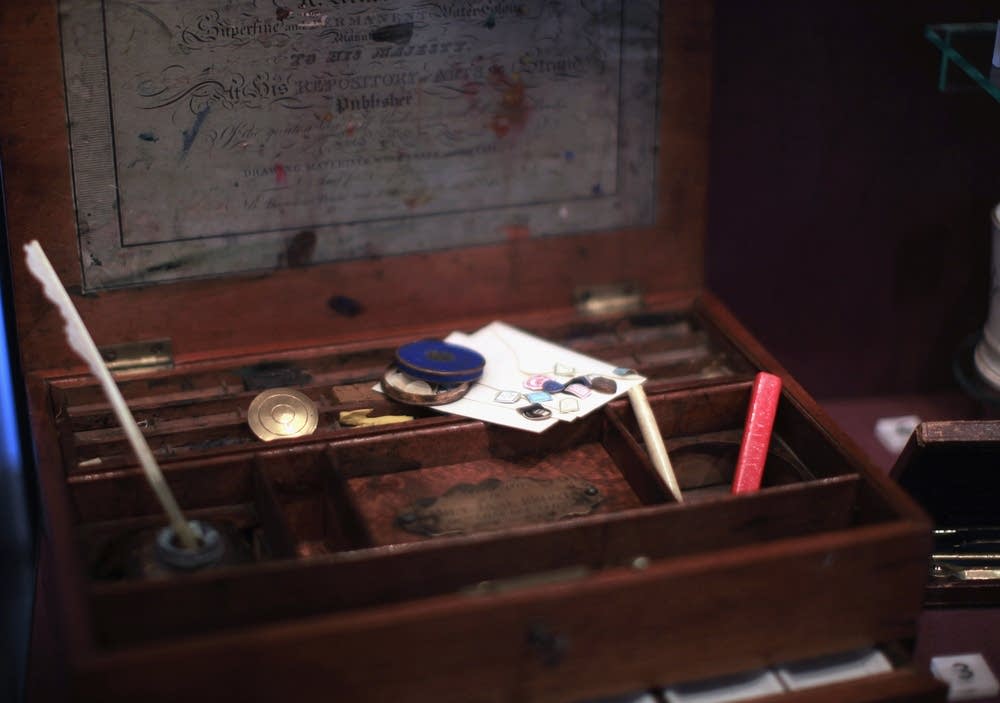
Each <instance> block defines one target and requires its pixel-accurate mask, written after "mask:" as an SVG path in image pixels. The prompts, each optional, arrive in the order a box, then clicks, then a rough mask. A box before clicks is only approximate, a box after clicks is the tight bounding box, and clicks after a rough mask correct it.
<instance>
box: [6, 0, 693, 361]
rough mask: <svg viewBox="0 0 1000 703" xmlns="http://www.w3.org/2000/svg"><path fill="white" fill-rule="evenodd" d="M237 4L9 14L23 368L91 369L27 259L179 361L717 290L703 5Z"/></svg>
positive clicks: (100, 330) (123, 331)
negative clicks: (609, 288) (595, 300)
mask: <svg viewBox="0 0 1000 703" xmlns="http://www.w3.org/2000/svg"><path fill="white" fill-rule="evenodd" d="M146 5H149V7H146ZM243 5H244V4H243V3H239V2H237V3H231V2H229V3H223V2H221V1H215V2H213V1H211V0H204V1H202V2H198V3H180V4H178V5H177V6H176V7H173V6H168V5H164V4H163V3H143V2H138V3H130V4H128V5H114V4H111V5H109V4H107V3H99V2H96V1H93V2H90V1H86V2H76V3H72V4H66V5H65V6H63V7H62V8H59V7H57V3H56V2H54V1H46V2H44V3H42V4H37V3H35V4H25V3H20V4H15V3H5V4H4V5H3V6H2V8H0V58H2V60H3V64H4V66H6V67H7V68H6V69H5V71H4V72H3V74H2V75H0V93H2V94H3V95H4V97H5V101H6V106H5V108H6V109H5V110H4V111H3V112H2V113H0V139H2V143H0V147H2V157H3V166H4V173H5V181H6V194H7V233H8V240H9V241H8V246H9V247H10V250H11V258H12V261H13V282H14V290H15V304H16V314H17V318H18V327H19V334H20V347H21V352H22V356H23V364H24V368H25V369H26V370H27V371H35V370H43V369H58V368H65V367H75V366H78V365H79V361H78V360H77V359H76V358H75V357H74V355H73V354H72V352H71V351H70V350H69V348H68V347H67V345H66V344H65V341H64V339H63V335H62V331H61V326H62V325H61V320H60V318H59V315H58V313H57V312H56V310H55V309H54V308H53V307H52V305H51V304H50V303H49V302H48V301H47V300H45V299H44V298H43V296H42V295H41V292H40V287H39V286H38V284H37V283H36V282H35V281H34V280H33V279H32V278H31V277H30V275H29V274H28V273H27V270H26V268H25V265H24V260H23V254H22V247H23V245H24V244H25V243H26V242H29V241H31V240H34V239H37V240H38V241H40V242H41V243H42V246H43V247H44V249H45V250H46V252H47V254H48V256H49V258H50V259H51V260H52V262H53V265H54V267H55V268H56V270H57V272H58V273H59V275H60V276H61V278H62V279H63V281H64V283H65V284H66V285H67V287H68V288H69V289H70V291H71V293H72V294H73V299H74V302H75V303H76V304H77V306H78V308H79V310H80V313H81V315H82V317H83V319H84V320H85V322H86V323H87V325H88V326H89V328H90V329H91V332H92V334H93V336H94V338H95V340H96V341H97V343H98V345H101V346H104V345H111V344H118V343H123V342H129V341H140V340H147V339H161V338H169V339H171V340H172V342H173V347H174V351H175V354H176V355H177V356H179V357H193V356H200V355H203V354H211V353H214V352H218V351H223V350H226V351H232V350H240V349H244V348H249V347H256V348H261V347H262V346H263V347H274V348H288V347H294V346H301V345H304V344H309V343H315V342H317V341H342V340H344V341H346V340H352V339H363V338H366V337H372V336H376V335H384V334H390V333H394V332H398V331H399V330H406V329H411V328H413V329H416V328H419V327H421V326H435V327H447V326H448V325H449V324H450V323H451V322H452V321H455V322H457V321H459V320H462V319H473V318H482V317H489V316H497V317H500V316H517V315H519V314H525V313H528V312H529V311H543V310H549V309H553V310H554V309H562V308H570V306H571V305H572V302H573V295H574V291H575V290H576V289H577V288H579V287H580V286H597V285H600V284H611V283H623V282H627V283H629V284H632V285H633V286H635V287H637V288H638V289H639V290H641V291H642V293H643V294H644V295H645V296H647V297H654V296H658V295H661V294H663V295H670V294H673V293H676V292H680V291H691V290H694V289H697V288H698V287H700V285H701V283H702V276H703V261H702V258H703V252H702V245H703V239H704V230H705V221H706V190H707V169H708V124H709V102H710V92H711V78H710V73H711V72H710V69H711V56H712V43H711V29H712V12H711V3H710V2H701V1H698V0H664V2H662V3H659V7H658V8H657V3H656V2H642V3H626V2H617V3H615V2H608V3H603V2H602V3H590V4H588V3H580V4H579V6H578V7H573V8H570V7H568V6H567V7H564V8H562V9H560V10H556V9H554V6H553V5H552V4H551V3H543V2H531V1H525V2H512V3H485V4H484V3H476V4H472V5H470V4H469V3H459V2H443V3H433V4H430V3H417V2H414V3H404V4H403V6H401V7H403V9H401V10H396V11H385V10H384V8H383V9H380V8H379V7H374V8H362V9H342V8H343V7H346V6H343V5H341V4H337V5H329V6H327V5H326V4H324V3H320V2H306V3H291V4H290V7H289V8H283V7H281V6H280V5H276V6H275V7H272V6H271V5H270V4H267V9H266V10H261V9H253V7H254V6H253V5H252V4H251V3H245V5H246V7H244V6H243ZM307 6H314V7H312V8H311V9H310V8H308V7H307ZM352 7H353V6H352ZM338 8H340V9H338ZM487 10H489V11H487ZM449 52H450V53H449ZM477 129H478V130H479V131H478V132H477V131H476V130H477Z"/></svg>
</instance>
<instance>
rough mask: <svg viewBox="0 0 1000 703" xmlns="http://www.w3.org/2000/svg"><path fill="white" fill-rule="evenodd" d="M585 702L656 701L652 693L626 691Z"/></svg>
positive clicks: (650, 702) (654, 702)
mask: <svg viewBox="0 0 1000 703" xmlns="http://www.w3.org/2000/svg"><path fill="white" fill-rule="evenodd" d="M585 703H657V700H656V698H654V697H653V694H652V693H648V692H645V691H641V692H639V693H626V694H624V695H620V696H611V697H610V698H596V699H593V700H589V701H586V702H585Z"/></svg>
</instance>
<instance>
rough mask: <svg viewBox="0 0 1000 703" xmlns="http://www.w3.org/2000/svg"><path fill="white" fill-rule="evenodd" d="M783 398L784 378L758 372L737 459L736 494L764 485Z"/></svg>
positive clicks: (752, 490) (754, 489)
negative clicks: (762, 481)
mask: <svg viewBox="0 0 1000 703" xmlns="http://www.w3.org/2000/svg"><path fill="white" fill-rule="evenodd" d="M780 398H781V379H780V378H778V377H777V376H775V375H774V374H770V373H763V372H762V373H759V374H757V378H756V379H754V382H753V392H752V393H751V394H750V409H749V410H747V422H746V425H745V426H744V428H743V443H742V444H741V445H740V455H739V458H737V460H736V473H735V474H734V475H733V493H753V492H754V491H756V490H757V489H759V488H760V481H761V479H762V478H763V477H764V464H766V463H767V447H768V445H769V444H771V430H772V429H774V416H775V415H776V414H777V413H778V400H779V399H780Z"/></svg>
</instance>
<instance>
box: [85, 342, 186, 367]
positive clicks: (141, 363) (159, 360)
mask: <svg viewBox="0 0 1000 703" xmlns="http://www.w3.org/2000/svg"><path fill="white" fill-rule="evenodd" d="M101 357H102V358H103V359H104V363H106V364H107V365H108V369H109V370H110V371H111V373H118V374H122V373H129V374H131V373H139V372H143V371H160V370H163V369H172V368H173V367H174V344H173V342H172V341H171V340H169V339H153V340H147V341H144V342H125V343H124V344H113V345H111V346H108V347H101Z"/></svg>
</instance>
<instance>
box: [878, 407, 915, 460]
mask: <svg viewBox="0 0 1000 703" xmlns="http://www.w3.org/2000/svg"><path fill="white" fill-rule="evenodd" d="M919 424H920V418H919V417H917V416H916V415H903V416H901V417H882V418H879V419H878V420H877V421H876V422H875V436H876V437H877V438H878V441H879V442H880V443H881V444H882V446H883V447H885V448H886V449H888V450H889V451H890V452H891V453H893V454H899V453H900V452H901V451H903V447H905V446H906V443H907V442H908V441H909V439H910V435H911V434H913V430H914V429H915V428H916V427H917V425H919Z"/></svg>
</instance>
